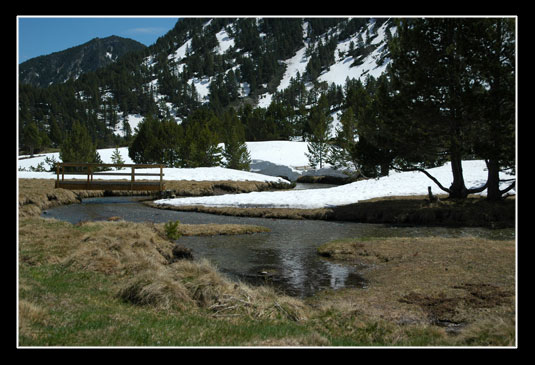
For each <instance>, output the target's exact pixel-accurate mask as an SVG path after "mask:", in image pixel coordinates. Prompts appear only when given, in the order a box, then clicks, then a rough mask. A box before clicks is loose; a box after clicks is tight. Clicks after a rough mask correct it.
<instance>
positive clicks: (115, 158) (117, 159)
mask: <svg viewBox="0 0 535 365" xmlns="http://www.w3.org/2000/svg"><path fill="white" fill-rule="evenodd" d="M111 163H113V164H118V165H122V164H124V160H123V157H122V156H121V152H119V148H118V147H115V150H113V153H112V155H111ZM115 169H116V170H120V168H119V167H115Z"/></svg>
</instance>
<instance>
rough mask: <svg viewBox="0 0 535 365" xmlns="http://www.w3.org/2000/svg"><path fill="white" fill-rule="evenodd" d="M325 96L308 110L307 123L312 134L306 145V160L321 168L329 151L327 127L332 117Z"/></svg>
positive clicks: (314, 166) (311, 164)
mask: <svg viewBox="0 0 535 365" xmlns="http://www.w3.org/2000/svg"><path fill="white" fill-rule="evenodd" d="M329 112H330V110H329V104H328V103H327V98H326V97H325V96H324V95H322V96H321V97H320V100H319V102H318V105H317V106H315V107H314V108H312V110H311V111H310V117H309V120H308V123H309V125H310V130H311V131H312V134H311V135H310V138H309V142H308V145H307V149H308V153H307V154H306V156H307V157H308V161H309V164H310V166H312V167H313V168H316V167H319V168H320V169H321V168H323V165H324V164H325V163H326V162H327V159H328V153H329V128H330V124H331V121H332V117H331V116H330V115H329Z"/></svg>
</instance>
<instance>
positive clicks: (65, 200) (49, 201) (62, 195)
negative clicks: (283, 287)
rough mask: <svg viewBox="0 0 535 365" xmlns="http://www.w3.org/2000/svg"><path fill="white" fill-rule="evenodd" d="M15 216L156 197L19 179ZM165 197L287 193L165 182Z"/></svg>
mask: <svg viewBox="0 0 535 365" xmlns="http://www.w3.org/2000/svg"><path fill="white" fill-rule="evenodd" d="M18 184H19V216H20V217H29V216H37V215H40V214H41V212H42V211H43V210H46V209H48V208H52V207H55V206H58V205H65V204H73V203H79V202H80V201H81V200H82V199H84V198H97V197H103V196H132V195H136V196H139V195H141V196H147V197H154V198H156V195H155V193H154V192H151V191H135V192H132V191H103V190H92V191H91V190H66V189H56V188H55V187H54V184H55V180H51V179H19V180H18ZM165 188H166V192H165V193H166V194H167V196H175V197H177V196H210V195H221V194H238V193H250V192H253V191H269V190H277V189H288V188H289V185H288V184H279V183H272V182H261V181H185V180H183V181H165Z"/></svg>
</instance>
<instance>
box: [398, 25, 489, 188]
mask: <svg viewBox="0 0 535 365" xmlns="http://www.w3.org/2000/svg"><path fill="white" fill-rule="evenodd" d="M473 20H474V19H460V18H444V19H438V18H423V19H403V20H400V21H399V24H398V28H397V29H398V31H397V37H395V38H394V39H393V40H392V42H391V43H390V44H389V46H390V52H391V58H392V63H391V65H390V66H391V69H390V71H391V72H390V77H391V79H392V85H393V88H394V92H393V94H394V95H395V98H393V103H395V104H396V106H397V107H398V108H399V110H398V111H399V113H398V119H397V120H396V124H397V128H396V133H395V137H396V138H397V139H398V141H403V143H398V147H400V150H398V151H397V152H398V154H399V155H398V157H399V158H398V159H397V161H398V168H402V169H406V170H407V169H408V170H418V171H422V172H424V173H426V175H428V176H429V177H430V178H432V179H433V181H434V182H435V183H436V184H437V185H438V186H439V188H440V189H442V190H444V191H446V192H448V193H449V196H450V197H451V198H466V196H467V195H468V194H470V193H476V192H479V191H481V190H482V189H484V187H483V188H474V189H467V188H466V186H465V182H464V177H463V171H462V160H463V158H464V157H465V156H466V155H467V154H468V153H469V152H470V150H471V148H472V142H473V140H474V133H477V132H476V129H474V122H475V121H474V120H472V119H471V118H470V117H469V115H468V114H467V113H466V111H467V110H469V108H470V107H469V103H470V102H472V101H473V96H472V95H473V91H474V88H476V85H474V83H473V80H474V73H473V69H472V67H471V66H472V65H471V64H470V57H469V56H470V53H471V52H473V51H474V49H473V45H472V44H471V39H472V37H473V36H474V33H473V31H472V30H471V28H470V22H471V21H473ZM403 144H404V146H402V145H403ZM445 158H448V159H449V161H450V162H451V169H452V176H453V182H452V184H451V185H450V186H449V187H444V186H442V184H440V182H439V181H438V180H436V179H435V178H434V177H432V176H431V175H429V173H427V172H426V171H425V170H424V169H425V168H427V167H431V166H436V165H437V164H440V163H443V162H444V159H445Z"/></svg>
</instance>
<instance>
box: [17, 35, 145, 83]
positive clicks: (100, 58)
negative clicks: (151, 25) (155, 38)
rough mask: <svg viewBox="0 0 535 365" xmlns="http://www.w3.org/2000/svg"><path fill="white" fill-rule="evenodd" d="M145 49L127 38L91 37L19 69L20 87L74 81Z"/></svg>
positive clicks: (29, 62)
mask: <svg viewBox="0 0 535 365" xmlns="http://www.w3.org/2000/svg"><path fill="white" fill-rule="evenodd" d="M144 48H146V46H145V45H144V44H142V43H139V42H137V41H135V40H133V39H130V38H123V37H119V36H116V35H111V36H109V37H105V38H99V37H95V38H93V39H91V40H90V41H88V42H85V43H83V44H80V45H78V46H74V47H70V48H67V49H64V50H61V51H57V52H53V53H50V54H47V55H41V56H38V57H34V58H31V59H29V60H27V61H24V62H22V63H21V64H20V65H19V81H20V83H24V84H30V85H33V86H37V87H47V86H50V85H51V84H55V83H62V82H65V81H67V80H68V79H71V78H73V79H75V80H76V79H77V78H78V77H80V75H82V74H83V73H86V72H91V71H96V70H97V69H99V68H101V67H105V66H107V65H109V64H110V63H112V62H114V61H116V60H117V59H118V58H120V57H121V56H123V55H125V54H126V53H129V52H132V51H139V50H141V49H144Z"/></svg>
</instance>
